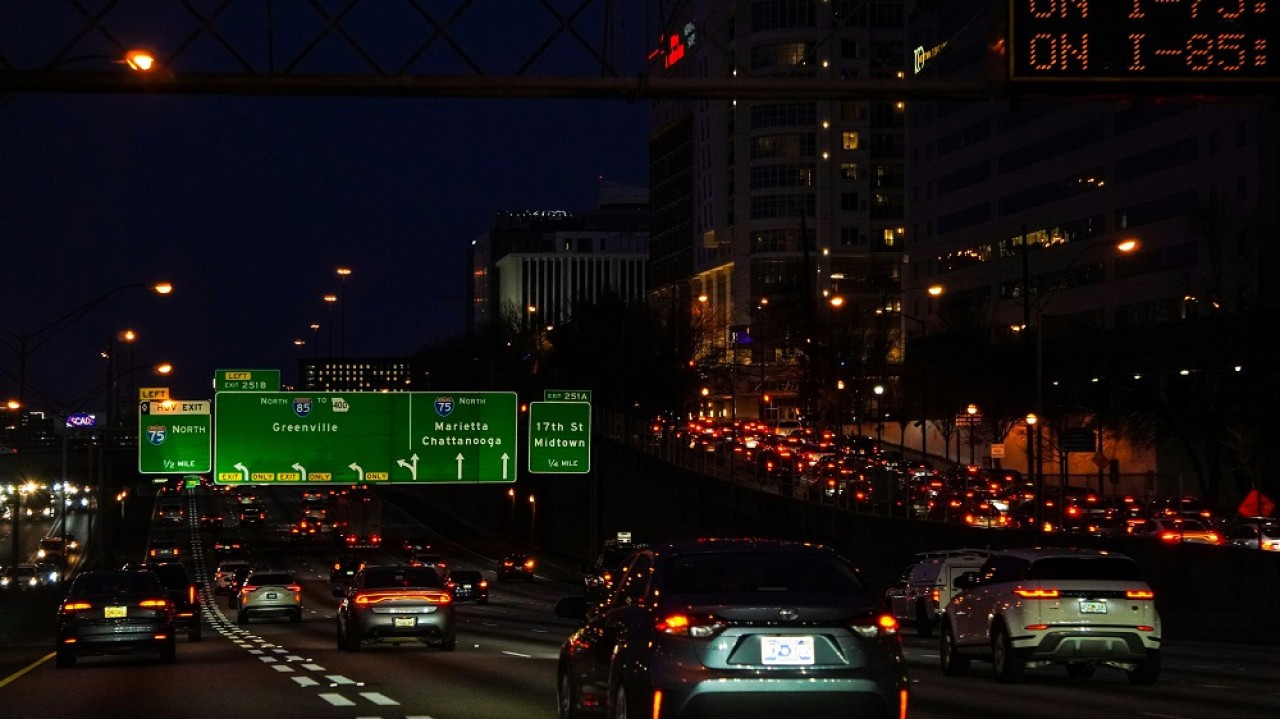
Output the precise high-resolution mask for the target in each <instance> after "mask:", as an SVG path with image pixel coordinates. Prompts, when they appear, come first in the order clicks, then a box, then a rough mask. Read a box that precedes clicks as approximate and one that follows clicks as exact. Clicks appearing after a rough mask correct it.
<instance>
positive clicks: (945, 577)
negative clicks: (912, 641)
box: [885, 548, 991, 637]
mask: <svg viewBox="0 0 1280 719" xmlns="http://www.w3.org/2000/svg"><path fill="white" fill-rule="evenodd" d="M990 554H991V553H990V552H988V551H987V550H985V549H970V548H963V549H950V550H943V551H937V552H923V553H920V554H917V555H916V556H915V560H916V561H915V562H913V563H912V564H910V565H908V567H907V568H906V569H905V570H904V571H903V574H902V577H901V579H900V581H899V582H898V583H897V584H895V585H894V586H893V587H890V588H889V589H888V590H887V591H886V592H885V603H886V604H887V605H888V606H889V611H890V613H892V614H893V616H894V618H895V619H897V620H898V623H899V624H910V625H912V626H914V627H915V630H916V635H917V636H921V637H931V636H933V633H934V632H935V631H936V630H937V627H938V619H939V616H940V613H941V611H942V609H943V608H945V607H946V606H947V603H948V602H949V601H950V600H951V593H952V589H951V586H952V584H953V583H954V582H955V580H956V579H957V578H959V577H960V576H961V575H962V574H964V573H965V572H971V571H974V570H976V569H979V568H981V567H982V565H983V563H984V562H986V561H987V557H988V556H990Z"/></svg>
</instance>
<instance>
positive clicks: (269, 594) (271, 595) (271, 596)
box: [267, 592, 279, 599]
mask: <svg viewBox="0 0 1280 719" xmlns="http://www.w3.org/2000/svg"><path fill="white" fill-rule="evenodd" d="M278 596H279V595H278V594H276V593H275V592H267V599H275V598H277V597H278Z"/></svg>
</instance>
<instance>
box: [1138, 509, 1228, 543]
mask: <svg viewBox="0 0 1280 719" xmlns="http://www.w3.org/2000/svg"><path fill="white" fill-rule="evenodd" d="M1133 536H1135V537H1149V538H1153V539H1158V540H1160V541H1161V542H1162V543H1164V544H1181V543H1183V542H1188V543H1192V544H1222V543H1223V539H1222V535H1221V534H1220V533H1219V532H1218V531H1217V530H1216V529H1213V528H1212V527H1210V526H1209V525H1208V524H1206V523H1205V522H1203V521H1201V520H1199V519H1191V518H1182V517H1171V516H1167V515H1166V516H1159V517H1153V518H1151V519H1148V520H1147V521H1145V522H1143V523H1142V524H1140V525H1138V526H1137V527H1135V528H1134V530H1133Z"/></svg>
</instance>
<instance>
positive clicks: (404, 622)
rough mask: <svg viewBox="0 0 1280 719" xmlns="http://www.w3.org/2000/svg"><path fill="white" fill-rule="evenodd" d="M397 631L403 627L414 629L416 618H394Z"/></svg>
mask: <svg viewBox="0 0 1280 719" xmlns="http://www.w3.org/2000/svg"><path fill="white" fill-rule="evenodd" d="M391 621H392V622H393V623H394V624H393V626H395V627H396V628H397V629H399V628H401V627H412V626H413V625H414V624H415V622H416V621H417V620H416V618H415V617H393V618H392V620H391Z"/></svg>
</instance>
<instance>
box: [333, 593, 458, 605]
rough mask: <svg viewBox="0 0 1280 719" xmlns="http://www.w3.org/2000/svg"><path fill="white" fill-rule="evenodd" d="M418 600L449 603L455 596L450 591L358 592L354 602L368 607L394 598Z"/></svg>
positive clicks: (431, 602)
mask: <svg viewBox="0 0 1280 719" xmlns="http://www.w3.org/2000/svg"><path fill="white" fill-rule="evenodd" d="M404 599H409V600H417V601H421V602H427V603H428V604H449V603H450V602H452V601H453V597H452V596H451V595H450V594H449V593H448V592H395V593H392V594H357V595H356V596H355V598H354V599H352V601H353V602H355V603H356V604H357V605H359V606H361V607H367V606H369V605H371V604H378V603H380V602H389V601H394V600H404Z"/></svg>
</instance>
